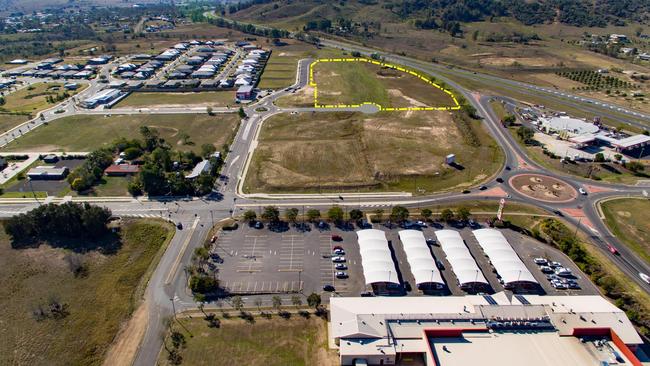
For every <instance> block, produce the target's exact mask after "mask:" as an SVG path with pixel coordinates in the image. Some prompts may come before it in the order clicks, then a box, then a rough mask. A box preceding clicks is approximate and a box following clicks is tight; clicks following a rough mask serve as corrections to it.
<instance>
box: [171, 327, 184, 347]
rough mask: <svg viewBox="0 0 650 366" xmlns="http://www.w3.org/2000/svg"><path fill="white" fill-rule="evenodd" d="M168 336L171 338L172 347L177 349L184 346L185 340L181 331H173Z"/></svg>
mask: <svg viewBox="0 0 650 366" xmlns="http://www.w3.org/2000/svg"><path fill="white" fill-rule="evenodd" d="M169 338H170V339H171V341H172V346H173V347H174V348H176V349H178V348H180V347H185V344H186V341H185V336H184V335H183V333H181V332H178V331H173V332H172V334H171V335H170V337H169Z"/></svg>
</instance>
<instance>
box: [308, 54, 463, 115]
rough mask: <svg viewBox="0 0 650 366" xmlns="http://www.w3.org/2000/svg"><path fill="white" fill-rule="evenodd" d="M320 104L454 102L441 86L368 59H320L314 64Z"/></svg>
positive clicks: (404, 105) (418, 105) (397, 104)
mask: <svg viewBox="0 0 650 366" xmlns="http://www.w3.org/2000/svg"><path fill="white" fill-rule="evenodd" d="M313 71H314V82H315V83H316V84H317V88H318V104H326V105H327V104H330V105H331V104H360V103H364V102H372V103H376V104H379V105H381V106H382V107H425V106H428V107H442V106H453V105H454V103H453V100H452V99H451V98H450V97H449V96H448V95H447V94H445V93H444V92H442V91H441V90H440V89H438V88H435V87H434V86H432V85H429V84H427V83H426V82H424V81H423V80H420V79H419V78H417V77H415V76H413V75H410V74H407V73H404V72H402V71H397V70H394V69H391V68H386V67H380V66H378V65H374V64H371V63H368V62H361V61H359V62H318V63H316V64H314V65H313Z"/></svg>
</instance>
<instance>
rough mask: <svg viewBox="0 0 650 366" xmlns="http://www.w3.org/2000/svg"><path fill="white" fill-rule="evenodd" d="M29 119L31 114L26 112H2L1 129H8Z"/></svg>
mask: <svg viewBox="0 0 650 366" xmlns="http://www.w3.org/2000/svg"><path fill="white" fill-rule="evenodd" d="M27 121H29V116H27V115H24V114H0V131H2V132H5V131H8V130H10V129H12V128H14V127H16V126H18V125H19V124H21V123H23V122H27Z"/></svg>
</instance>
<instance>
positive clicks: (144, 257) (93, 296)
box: [0, 221, 173, 365]
mask: <svg viewBox="0 0 650 366" xmlns="http://www.w3.org/2000/svg"><path fill="white" fill-rule="evenodd" d="M172 233H173V230H172V228H171V227H170V226H169V224H166V223H162V222H158V221H129V222H127V223H125V225H123V227H122V231H121V234H120V235H121V242H122V246H121V248H120V249H119V250H118V251H117V253H115V254H110V255H105V254H101V253H99V252H96V251H92V252H88V253H86V254H82V255H81V258H82V262H83V263H86V264H87V266H88V274H87V276H85V277H75V276H74V274H73V273H72V271H71V270H70V269H69V267H68V265H67V262H66V260H65V259H64V258H65V256H66V255H68V254H69V253H70V252H69V251H67V250H65V249H61V248H52V247H50V246H47V245H41V246H40V247H39V248H31V249H12V248H11V246H10V243H9V238H8V237H7V236H6V235H5V233H4V230H1V232H0V275H1V276H2V278H3V281H2V285H0V295H1V296H0V306H2V309H3V316H2V323H1V324H0V327H1V329H2V333H3V337H2V338H3V341H2V342H1V343H0V364H3V365H100V364H101V363H102V361H103V358H104V354H105V353H106V350H107V349H108V347H109V345H110V344H111V342H112V341H113V338H114V337H115V335H116V334H117V332H118V330H119V329H120V326H121V325H122V323H123V322H125V321H126V320H127V319H128V318H129V317H130V314H131V313H132V311H133V310H134V308H135V305H136V304H137V302H138V301H139V299H140V298H141V296H142V293H143V291H144V284H145V283H146V281H147V278H146V276H147V274H148V273H149V271H150V268H152V266H155V265H156V263H157V261H158V259H159V257H160V255H161V254H162V252H163V251H164V248H165V247H166V246H167V243H168V241H169V239H170V238H171V236H172ZM51 299H57V300H58V301H59V302H62V303H66V304H68V310H69V315H68V316H67V317H65V318H63V319H58V320H57V319H52V318H48V319H45V320H41V321H37V320H36V319H35V318H34V317H33V316H32V312H33V311H34V310H35V309H37V307H38V306H46V307H47V304H48V303H49V301H50V300H51Z"/></svg>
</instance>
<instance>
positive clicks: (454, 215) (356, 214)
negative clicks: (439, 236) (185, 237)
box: [242, 205, 472, 223]
mask: <svg viewBox="0 0 650 366" xmlns="http://www.w3.org/2000/svg"><path fill="white" fill-rule="evenodd" d="M372 214H373V216H374V217H375V218H376V219H377V220H379V221H381V220H382V219H383V217H384V210H382V209H378V210H375V211H373V212H372ZM299 215H300V210H299V209H298V208H295V207H294V208H289V209H287V210H285V211H284V219H285V220H287V221H288V222H290V223H295V222H296V221H297V220H298V217H299ZM471 215H472V213H471V212H470V210H469V209H468V208H467V207H460V208H458V210H457V211H456V212H454V211H452V210H451V209H448V208H447V209H444V210H442V211H441V212H440V219H441V220H442V221H445V222H450V221H453V220H460V221H466V220H468V219H469V218H470V216H471ZM346 216H347V217H346ZM363 216H364V213H363V211H361V210H359V209H356V208H355V209H352V210H350V211H349V212H347V214H346V212H345V210H344V209H343V208H342V207H341V206H336V205H335V206H332V207H330V208H329V209H328V210H327V213H326V216H325V217H326V218H327V219H329V220H330V221H333V222H342V221H345V220H346V218H347V219H349V220H353V221H357V220H361V219H362V218H363ZM410 216H411V213H410V211H409V210H408V208H406V207H404V206H393V208H392V209H391V212H390V215H389V218H390V220H391V221H394V222H398V223H401V222H404V221H406V220H408V219H409V217H410ZM242 217H243V219H244V220H245V221H248V222H252V221H255V220H257V219H258V217H257V213H256V212H255V211H254V210H247V211H245V212H244V214H243V216H242ZM420 217H421V218H423V219H425V220H431V218H432V217H433V211H431V210H430V209H428V208H425V209H422V210H420ZM260 218H261V219H262V220H265V221H268V222H278V221H280V220H281V216H280V210H279V209H278V208H277V207H275V206H266V207H264V209H263V210H262V212H261V214H260ZM304 219H306V220H307V221H309V222H315V221H318V220H319V219H321V212H320V211H319V210H317V209H314V208H312V209H309V210H307V211H305V213H304Z"/></svg>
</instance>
